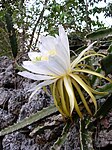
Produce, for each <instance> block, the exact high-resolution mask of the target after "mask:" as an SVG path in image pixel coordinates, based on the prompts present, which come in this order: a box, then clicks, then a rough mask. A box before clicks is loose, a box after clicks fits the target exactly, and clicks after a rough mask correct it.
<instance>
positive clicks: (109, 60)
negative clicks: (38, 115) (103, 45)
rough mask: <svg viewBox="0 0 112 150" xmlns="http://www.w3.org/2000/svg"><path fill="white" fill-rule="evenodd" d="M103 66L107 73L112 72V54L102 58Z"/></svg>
mask: <svg viewBox="0 0 112 150" xmlns="http://www.w3.org/2000/svg"><path fill="white" fill-rule="evenodd" d="M101 66H102V69H103V70H104V71H105V74H106V75H108V74H109V73H112V54H109V55H108V56H106V57H105V58H103V59H102V60H101Z"/></svg>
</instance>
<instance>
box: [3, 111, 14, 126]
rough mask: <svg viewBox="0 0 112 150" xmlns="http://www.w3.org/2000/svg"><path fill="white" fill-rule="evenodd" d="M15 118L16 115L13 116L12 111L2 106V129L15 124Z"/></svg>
mask: <svg viewBox="0 0 112 150" xmlns="http://www.w3.org/2000/svg"><path fill="white" fill-rule="evenodd" d="M14 119H15V116H13V115H12V114H11V113H8V112H7V111H6V110H4V109H1V108H0V129H3V128H5V127H7V126H9V125H11V124H13V121H14Z"/></svg>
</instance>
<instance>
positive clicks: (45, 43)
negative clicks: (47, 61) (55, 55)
mask: <svg viewBox="0 0 112 150" xmlns="http://www.w3.org/2000/svg"><path fill="white" fill-rule="evenodd" d="M40 41H41V42H40V44H39V50H40V51H41V52H42V53H46V52H48V51H49V50H55V37H53V36H49V35H48V36H46V37H44V36H42V37H41V39H40Z"/></svg>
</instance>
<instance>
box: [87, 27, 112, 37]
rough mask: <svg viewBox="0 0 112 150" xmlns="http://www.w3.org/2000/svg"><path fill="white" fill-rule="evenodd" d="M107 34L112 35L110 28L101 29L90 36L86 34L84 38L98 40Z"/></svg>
mask: <svg viewBox="0 0 112 150" xmlns="http://www.w3.org/2000/svg"><path fill="white" fill-rule="evenodd" d="M109 34H112V28H108V29H101V30H98V31H95V32H92V33H90V34H87V35H86V38H87V39H91V40H95V39H99V38H104V37H106V36H108V35H109Z"/></svg>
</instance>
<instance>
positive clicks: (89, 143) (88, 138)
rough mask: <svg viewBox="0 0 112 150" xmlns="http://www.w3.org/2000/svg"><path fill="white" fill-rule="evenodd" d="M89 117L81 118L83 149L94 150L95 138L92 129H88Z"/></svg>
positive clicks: (81, 142)
mask: <svg viewBox="0 0 112 150" xmlns="http://www.w3.org/2000/svg"><path fill="white" fill-rule="evenodd" d="M87 121H88V119H87V118H85V119H84V120H80V144H81V150H94V148H93V139H92V134H93V133H92V131H89V130H88V129H86V128H85V127H86V124H87Z"/></svg>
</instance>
